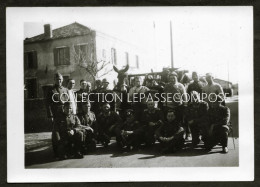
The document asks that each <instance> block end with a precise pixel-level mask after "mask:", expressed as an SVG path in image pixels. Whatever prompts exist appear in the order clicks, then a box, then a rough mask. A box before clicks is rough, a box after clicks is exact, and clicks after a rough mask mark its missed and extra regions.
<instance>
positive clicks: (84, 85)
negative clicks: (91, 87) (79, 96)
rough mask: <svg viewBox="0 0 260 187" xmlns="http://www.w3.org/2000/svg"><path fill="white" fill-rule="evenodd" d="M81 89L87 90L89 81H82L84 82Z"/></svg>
mask: <svg viewBox="0 0 260 187" xmlns="http://www.w3.org/2000/svg"><path fill="white" fill-rule="evenodd" d="M80 88H81V89H83V90H85V89H86V88H87V81H82V82H81V83H80Z"/></svg>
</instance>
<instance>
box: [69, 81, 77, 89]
mask: <svg viewBox="0 0 260 187" xmlns="http://www.w3.org/2000/svg"><path fill="white" fill-rule="evenodd" d="M74 86H75V81H74V80H70V81H69V83H68V89H73V88H74Z"/></svg>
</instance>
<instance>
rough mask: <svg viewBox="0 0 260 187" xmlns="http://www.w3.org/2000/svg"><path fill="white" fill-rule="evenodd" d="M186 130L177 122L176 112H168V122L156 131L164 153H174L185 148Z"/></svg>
mask: <svg viewBox="0 0 260 187" xmlns="http://www.w3.org/2000/svg"><path fill="white" fill-rule="evenodd" d="M183 134H184V129H183V128H182V127H181V126H180V122H178V121H177V120H176V116H175V112H174V111H173V110H168V111H167V115H166V120H165V121H164V122H163V124H162V125H161V126H160V127H159V128H158V129H157V130H156V132H155V136H156V138H157V139H158V141H159V142H160V144H161V148H162V150H161V152H162V153H173V152H176V151H177V150H180V149H182V148H183V146H184V141H185V140H184V138H183Z"/></svg>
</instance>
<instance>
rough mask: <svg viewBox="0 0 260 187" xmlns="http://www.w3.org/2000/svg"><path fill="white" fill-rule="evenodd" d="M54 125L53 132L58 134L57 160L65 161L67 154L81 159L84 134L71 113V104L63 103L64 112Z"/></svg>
mask: <svg viewBox="0 0 260 187" xmlns="http://www.w3.org/2000/svg"><path fill="white" fill-rule="evenodd" d="M55 124H56V125H55V131H56V132H59V144H58V155H59V158H60V159H66V158H67V155H68V154H73V155H74V156H75V157H76V158H83V155H82V153H81V150H82V146H83V141H84V134H83V131H82V127H81V124H80V120H79V118H78V117H77V116H76V115H73V113H72V105H71V102H66V103H65V105H64V112H63V113H62V114H61V115H60V116H59V117H58V118H56V119H55Z"/></svg>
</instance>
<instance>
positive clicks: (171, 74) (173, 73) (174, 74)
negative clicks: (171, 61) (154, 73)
mask: <svg viewBox="0 0 260 187" xmlns="http://www.w3.org/2000/svg"><path fill="white" fill-rule="evenodd" d="M168 76H169V77H170V76H175V77H177V76H178V75H177V73H176V72H174V71H173V72H172V73H170V74H169V75H168Z"/></svg>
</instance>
